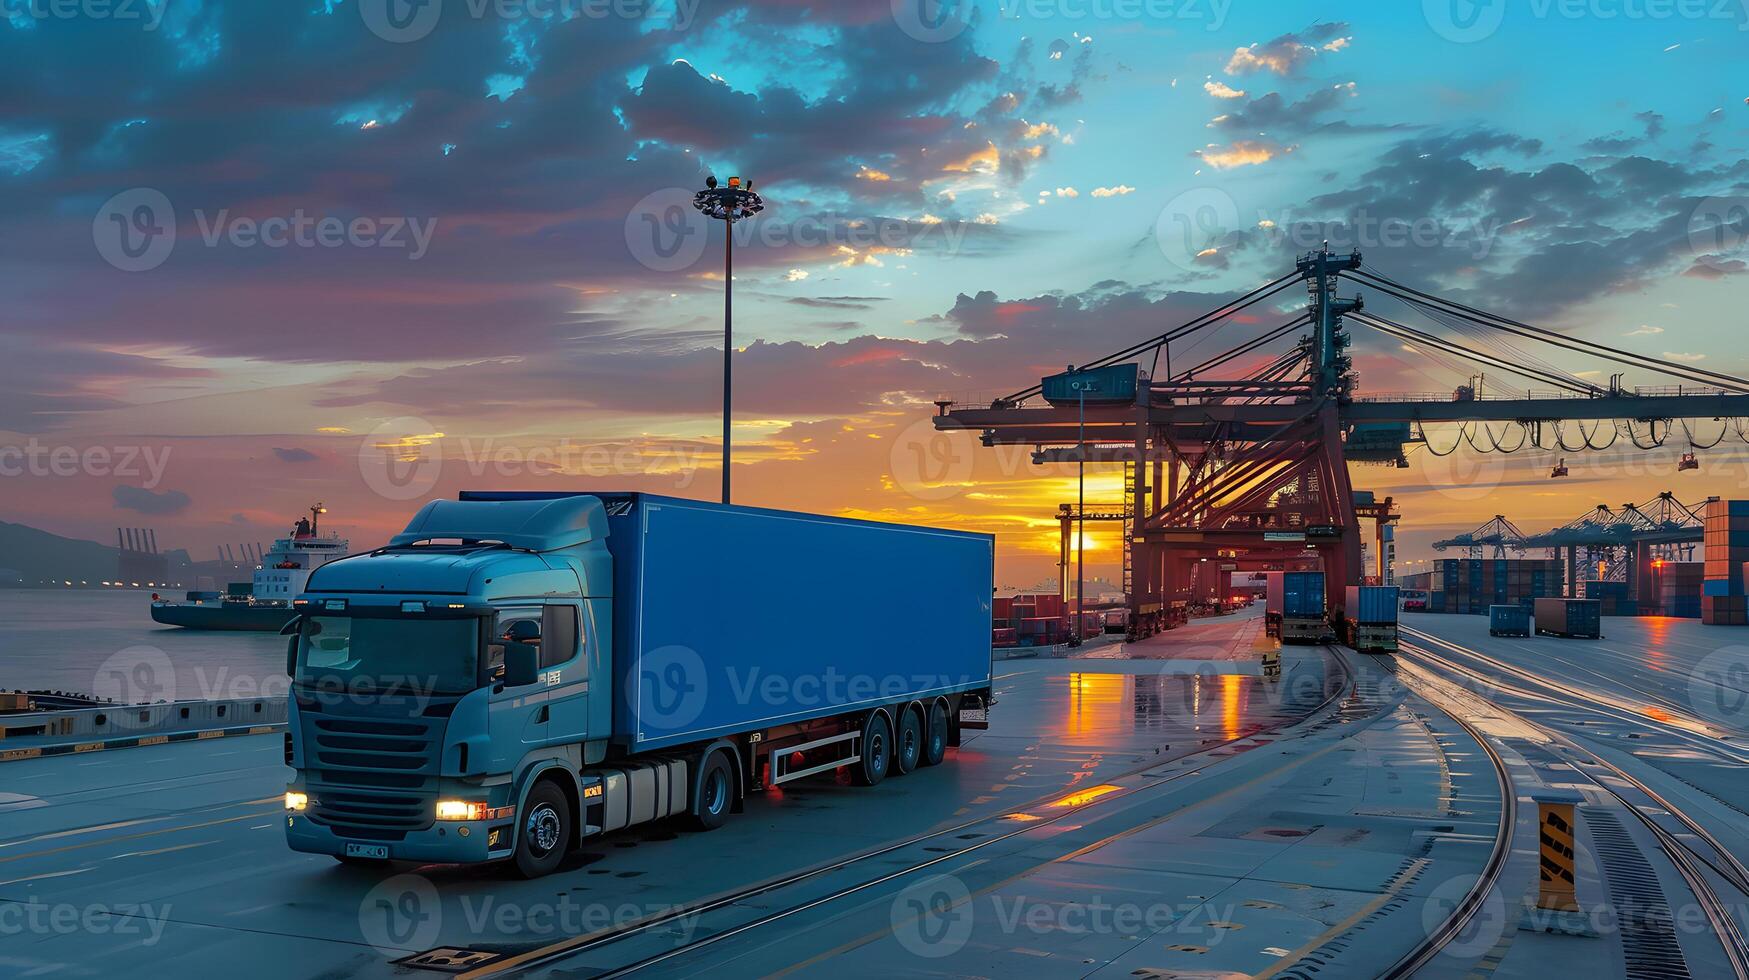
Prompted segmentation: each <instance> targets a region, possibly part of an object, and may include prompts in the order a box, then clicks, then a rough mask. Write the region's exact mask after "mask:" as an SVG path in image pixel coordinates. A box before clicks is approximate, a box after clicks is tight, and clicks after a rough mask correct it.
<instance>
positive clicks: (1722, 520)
mask: <svg viewBox="0 0 1749 980" xmlns="http://www.w3.org/2000/svg"><path fill="white" fill-rule="evenodd" d="M1705 545H1706V547H1705V552H1706V562H1705V569H1704V572H1703V574H1704V580H1703V581H1702V582H1701V598H1700V621H1701V622H1703V623H1710V624H1712V625H1715V626H1745V625H1749V601H1746V600H1745V596H1744V593H1743V564H1744V563H1745V562H1749V500H1709V501H1707V502H1706V536H1705Z"/></svg>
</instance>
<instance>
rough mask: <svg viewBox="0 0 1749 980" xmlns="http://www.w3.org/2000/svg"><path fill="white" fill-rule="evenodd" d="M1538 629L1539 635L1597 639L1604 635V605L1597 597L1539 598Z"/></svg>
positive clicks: (1537, 606) (1537, 605)
mask: <svg viewBox="0 0 1749 980" xmlns="http://www.w3.org/2000/svg"><path fill="white" fill-rule="evenodd" d="M1536 631H1537V633H1538V635H1543V634H1547V635H1551V636H1583V637H1590V638H1592V639H1596V638H1598V637H1601V636H1602V635H1603V611H1602V606H1601V604H1600V603H1599V602H1598V601H1597V600H1596V599H1559V598H1555V599H1538V600H1537V601H1536Z"/></svg>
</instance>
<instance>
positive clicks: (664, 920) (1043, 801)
mask: <svg viewBox="0 0 1749 980" xmlns="http://www.w3.org/2000/svg"><path fill="white" fill-rule="evenodd" d="M1325 654H1326V657H1327V662H1328V663H1333V664H1335V665H1337V666H1338V667H1339V668H1340V669H1341V672H1342V679H1341V682H1340V683H1339V684H1337V685H1336V686H1335V687H1334V689H1331V690H1329V691H1328V693H1327V694H1326V696H1325V697H1324V698H1323V700H1321V701H1320V702H1319V703H1318V704H1317V705H1316V706H1314V707H1313V708H1312V709H1311V710H1310V711H1308V712H1306V713H1305V714H1304V715H1302V716H1300V717H1298V718H1291V719H1286V720H1283V721H1281V722H1279V723H1277V724H1274V725H1268V726H1264V727H1262V728H1259V729H1257V730H1255V731H1252V732H1248V733H1246V734H1245V735H1242V736H1239V737H1238V738H1233V739H1225V740H1221V741H1218V742H1210V743H1208V744H1206V745H1203V746H1202V747H1200V748H1199V749H1198V750H1197V751H1196V752H1195V753H1193V754H1191V755H1190V756H1186V757H1185V759H1199V760H1200V761H1197V762H1196V763H1195V764H1194V765H1191V766H1188V767H1184V768H1180V769H1179V770H1177V771H1174V772H1172V773H1169V774H1166V775H1163V776H1162V777H1161V778H1159V779H1157V780H1155V781H1153V782H1147V783H1139V784H1136V785H1133V786H1130V787H1126V788H1123V789H1120V790H1117V791H1114V792H1111V793H1108V794H1105V795H1102V796H1100V797H1098V798H1096V799H1091V800H1089V801H1088V802H1086V803H1081V804H1078V805H1073V806H1067V807H1059V808H1057V812H1052V813H1050V814H1047V815H1038V816H1036V819H1031V820H1027V821H1024V822H1020V823H1018V824H1016V825H1015V826H1014V829H1004V830H1002V831H1001V832H999V833H994V834H991V835H990V836H988V837H985V838H982V839H979V840H975V841H972V842H970V843H967V842H966V841H965V840H963V839H962V838H963V835H966V834H967V833H968V832H970V831H973V830H975V829H977V828H980V827H985V828H988V827H992V826H999V825H1001V824H1002V823H1003V822H1004V821H1005V820H1006V819H1007V818H1006V814H1007V813H1012V812H1017V811H1019V812H1026V811H1029V810H1033V809H1036V808H1038V807H1042V806H1047V805H1049V804H1050V803H1051V802H1052V800H1053V799H1055V795H1053V796H1046V797H1040V798H1038V799H1037V800H1034V801H1031V802H1029V803H1027V804H1025V805H1023V806H1021V807H1018V808H1014V807H1011V808H1005V813H1004V814H1003V815H997V816H985V817H978V818H975V819H972V820H967V821H963V822H961V823H957V824H954V825H952V826H949V827H945V828H942V829H939V830H934V831H930V832H928V833H926V834H919V835H916V836H913V837H909V838H906V839H905V840H902V841H897V842H895V843H891V844H886V845H882V846H881V847H878V848H875V849H873V850H869V851H864V852H861V853H858V854H854V855H851V856H849V857H846V858H844V859H842V860H839V861H835V862H832V863H830V864H825V865H820V866H816V867H813V868H809V869H806V870H803V871H799V872H796V873H794V874H787V875H782V876H779V877H777V878H773V879H770V880H767V881H762V882H758V883H756V884H753V885H749V886H747V887H745V888H741V889H736V890H733V891H730V892H727V893H723V894H719V895H716V896H713V897H711V898H709V899H706V900H704V901H701V902H698V903H696V904H692V905H688V906H684V907H681V908H678V909H674V910H670V911H665V912H662V913H660V914H658V915H654V916H650V917H646V918H644V919H640V920H638V921H635V922H630V923H626V924H623V925H620V926H615V927H612V928H609V929H604V930H600V931H597V932H593V933H588V934H585V935H580V936H575V937H571V938H570V939H566V940H562V941H560V942H557V943H554V944H552V945H550V946H547V947H543V948H541V949H537V950H531V951H528V952H524V953H521V954H518V955H515V956H512V957H509V958H507V959H503V960H498V961H495V962H492V963H488V964H486V965H483V966H481V967H480V968H478V969H476V970H473V971H470V972H467V973H463V974H461V977H462V978H463V980H485V978H488V977H497V976H503V975H506V974H509V973H517V974H521V973H526V972H527V971H530V970H534V969H538V968H540V967H543V966H550V965H553V964H556V963H559V962H562V961H564V960H568V959H571V958H573V957H576V956H579V955H582V954H585V953H590V952H594V951H597V950H602V949H606V948H609V947H612V946H615V945H619V944H623V943H627V942H629V941H631V940H633V939H636V938H638V937H644V936H655V935H658V934H659V933H660V931H661V930H663V929H666V928H668V927H671V926H676V925H679V924H682V923H685V922H688V921H690V920H693V919H696V918H697V917H699V916H703V915H708V914H710V913H712V912H718V911H721V910H725V909H729V908H731V907H733V906H737V905H744V904H746V903H748V902H749V901H750V900H754V899H758V898H760V897H762V896H767V895H770V894H772V893H775V892H777V891H779V890H781V889H784V888H787V887H790V886H793V885H797V884H801V883H805V882H808V881H811V880H815V879H819V878H823V877H825V876H827V875H830V874H833V873H835V872H841V871H846V870H849V869H853V868H857V867H859V866H872V865H873V864H874V862H875V861H876V860H877V859H879V858H882V857H886V856H888V855H893V854H895V853H898V852H901V851H904V850H907V849H911V848H917V847H919V846H921V845H926V844H929V843H931V842H944V843H945V842H952V844H953V845H954V846H952V847H951V849H950V850H948V851H947V852H946V853H942V854H937V855H933V856H931V857H928V858H922V859H919V860H915V861H913V862H911V863H908V864H906V865H905V866H903V867H900V868H897V869H892V868H890V867H885V866H883V867H882V869H881V870H880V871H879V872H878V873H876V874H874V875H872V876H869V877H865V878H862V879H861V880H858V881H853V882H848V883H846V884H845V885H843V886H840V887H836V888H832V889H830V890H829V891H827V892H826V893H824V894H822V895H819V896H816V897H813V898H810V899H807V900H805V901H802V902H799V903H797V904H794V905H788V906H785V907H781V908H778V909H775V910H773V911H771V912H768V913H765V914H762V915H758V916H756V917H754V918H752V919H749V920H747V921H745V922H739V923H735V924H733V925H729V926H727V927H725V928H722V929H720V930H717V931H713V932H710V933H708V934H706V935H702V936H699V937H697V938H695V939H690V940H687V941H684V942H680V943H676V944H673V945H671V946H667V947H665V948H663V949H661V950H660V951H658V952H656V953H653V954H650V955H644V956H640V957H638V958H637V959H634V960H632V961H630V962H627V963H624V964H621V965H618V966H615V967H613V968H611V969H608V970H604V971H602V972H600V973H598V974H595V976H596V977H597V978H598V980H602V978H609V977H623V976H628V975H630V974H633V973H637V972H639V971H642V970H646V969H649V968H651V967H654V966H657V965H659V964H661V963H665V962H668V961H670V960H673V959H675V958H677V957H680V956H684V955H687V954H690V953H694V952H697V951H698V950H700V949H703V948H706V947H709V946H711V945H714V944H716V943H718V942H721V941H723V940H726V939H730V938H732V937H735V936H739V935H743V934H746V933H748V932H751V931H754V930H757V929H760V928H763V927H765V926H769V925H772V924H774V923H778V922H782V921H784V920H786V919H789V918H791V917H792V916H795V915H798V914H801V913H804V912H807V911H809V910H812V909H817V908H820V907H822V906H825V905H829V904H831V903H833V902H836V901H840V900H842V899H845V898H849V897H852V896H855V895H858V894H861V893H863V892H866V891H868V890H870V889H873V888H876V887H878V886H880V885H883V884H886V883H888V882H891V881H894V880H895V879H899V878H903V877H905V876H908V875H913V874H916V873H917V872H920V871H926V870H928V869H929V868H931V867H934V866H936V865H939V864H942V863H944V862H947V861H951V860H957V859H960V858H963V857H965V856H966V855H967V854H969V853H973V852H976V851H978V850H981V849H983V848H987V847H990V846H992V845H995V844H999V843H1002V842H1003V841H1007V840H1010V839H1013V838H1015V837H1018V836H1020V835H1021V834H1025V833H1029V832H1034V831H1037V830H1038V829H1040V828H1041V827H1047V826H1050V825H1052V824H1055V823H1059V822H1062V821H1066V820H1069V819H1071V818H1074V817H1076V816H1077V815H1078V814H1081V813H1082V812H1083V811H1084V810H1086V809H1087V808H1088V807H1091V806H1095V805H1103V804H1109V803H1111V802H1114V801H1117V800H1121V799H1124V798H1126V797H1132V796H1136V795H1137V794H1143V793H1154V792H1157V791H1158V790H1160V789H1161V788H1163V787H1166V786H1171V785H1173V784H1175V783H1177V782H1179V781H1180V780H1182V779H1184V778H1186V777H1189V776H1193V775H1197V774H1200V773H1203V772H1206V771H1207V770H1208V769H1210V768H1212V767H1213V766H1216V765H1218V764H1220V763H1221V762H1223V761H1226V759H1227V758H1229V756H1225V755H1217V754H1216V753H1218V752H1220V750H1222V749H1224V748H1228V747H1231V746H1233V745H1236V744H1238V743H1241V742H1245V741H1247V740H1250V739H1255V738H1257V737H1259V736H1267V735H1274V734H1280V733H1283V732H1286V731H1288V730H1290V729H1293V728H1297V727H1300V726H1308V727H1313V726H1316V725H1317V724H1319V723H1320V720H1321V719H1323V718H1326V717H1329V716H1335V715H1337V714H1339V713H1340V711H1341V705H1342V702H1343V701H1344V700H1345V699H1347V698H1348V697H1349V696H1350V695H1352V694H1353V693H1354V691H1355V685H1356V673H1355V670H1354V667H1353V665H1351V664H1350V663H1349V662H1348V660H1347V658H1346V657H1345V656H1344V655H1343V654H1341V653H1340V652H1339V651H1337V650H1335V649H1334V648H1330V647H1325ZM1327 686H1328V685H1327ZM1185 759H1180V760H1175V763H1167V764H1182V762H1184V761H1185ZM1162 765H1163V764H1162V763H1161V762H1158V761H1150V762H1147V763H1143V764H1141V765H1138V766H1135V767H1132V768H1130V769H1127V770H1124V771H1122V772H1120V773H1116V774H1114V775H1112V776H1111V777H1109V781H1118V780H1122V779H1124V778H1126V777H1134V776H1138V775H1140V774H1142V773H1145V772H1148V771H1149V770H1152V769H1157V768H1160V767H1161V766H1162Z"/></svg>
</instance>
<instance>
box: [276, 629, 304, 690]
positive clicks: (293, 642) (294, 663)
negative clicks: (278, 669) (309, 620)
mask: <svg viewBox="0 0 1749 980" xmlns="http://www.w3.org/2000/svg"><path fill="white" fill-rule="evenodd" d="M302 627H303V617H301V616H300V617H297V618H294V619H293V620H292V621H291V622H289V623H286V624H285V625H284V626H282V627H280V629H279V635H280V636H284V637H287V638H288V639H287V640H286V641H285V676H287V677H296V676H297V674H298V634H299V633H300V632H302Z"/></svg>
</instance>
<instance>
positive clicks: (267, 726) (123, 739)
mask: <svg viewBox="0 0 1749 980" xmlns="http://www.w3.org/2000/svg"><path fill="white" fill-rule="evenodd" d="M285 720H286V705H285V698H283V697H271V698H270V697H262V698H232V699H226V700H218V701H169V702H164V703H160V704H106V705H101V706H99V707H94V708H71V709H58V710H54V711H32V712H24V713H20V714H11V715H0V762H7V761H11V760H14V759H32V758H37V757H39V756H45V755H60V754H63V753H67V752H94V751H98V750H100V749H113V748H127V747H130V746H135V745H159V744H162V743H165V742H180V741H186V740H191V739H198V738H214V737H218V736H222V735H260V734H266V733H268V732H275V731H282V730H284V728H285Z"/></svg>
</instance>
